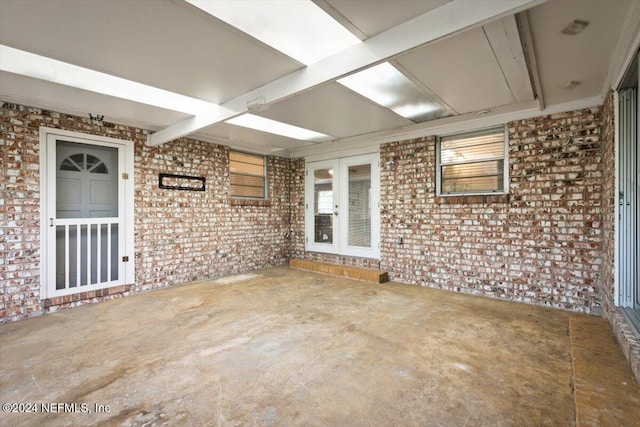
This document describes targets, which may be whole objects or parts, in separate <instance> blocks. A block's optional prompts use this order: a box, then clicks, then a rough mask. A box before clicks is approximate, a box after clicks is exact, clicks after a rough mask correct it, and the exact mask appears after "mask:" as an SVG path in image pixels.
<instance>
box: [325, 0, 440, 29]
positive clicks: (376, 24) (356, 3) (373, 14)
mask: <svg viewBox="0 0 640 427" xmlns="http://www.w3.org/2000/svg"><path fill="white" fill-rule="evenodd" d="M450 1H451V0H376V1H372V2H369V3H367V4H364V5H363V1H362V0H319V1H316V3H317V4H318V5H319V6H320V7H323V8H324V9H325V10H327V8H326V7H324V6H323V3H325V4H326V5H329V7H330V8H332V9H334V10H335V11H336V12H338V13H339V14H340V15H342V16H343V17H344V18H346V20H347V21H348V22H350V23H351V24H352V25H354V26H355V27H356V28H357V29H358V30H359V31H360V32H362V33H364V34H365V35H366V36H367V37H373V36H375V35H376V34H379V33H381V32H383V31H386V30H388V29H390V28H392V27H394V26H396V25H398V24H402V23H403V22H406V21H408V20H410V19H411V18H415V17H416V16H418V15H421V14H423V13H425V12H428V11H430V10H433V9H436V8H437V7H440V6H442V5H443V4H445V3H449V2H450ZM327 11H328V12H329V13H330V14H332V15H333V13H331V11H330V10H327ZM334 17H335V15H334Z"/></svg>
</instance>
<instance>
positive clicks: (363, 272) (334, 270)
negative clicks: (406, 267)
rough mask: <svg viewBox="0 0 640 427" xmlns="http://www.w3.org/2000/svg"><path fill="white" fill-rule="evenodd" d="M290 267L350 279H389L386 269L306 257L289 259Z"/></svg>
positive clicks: (380, 281) (386, 280)
mask: <svg viewBox="0 0 640 427" xmlns="http://www.w3.org/2000/svg"><path fill="white" fill-rule="evenodd" d="M289 267H291V268H294V269H296V270H306V271H315V272H317V273H324V274H331V275H333V276H342V277H347V278H349V279H355V280H364V281H366V282H373V283H385V282H388V281H389V274H388V273H387V272H386V271H381V270H375V269H371V268H362V267H352V266H350V265H338V264H327V263H323V262H316V261H308V260H305V259H292V260H289Z"/></svg>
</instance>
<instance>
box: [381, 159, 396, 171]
mask: <svg viewBox="0 0 640 427" xmlns="http://www.w3.org/2000/svg"><path fill="white" fill-rule="evenodd" d="M384 167H385V168H386V169H387V170H389V171H390V170H393V169H395V168H396V161H395V159H394V158H391V159H389V160H387V161H386V162H385V164H384Z"/></svg>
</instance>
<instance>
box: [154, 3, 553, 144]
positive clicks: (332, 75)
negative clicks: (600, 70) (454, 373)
mask: <svg viewBox="0 0 640 427" xmlns="http://www.w3.org/2000/svg"><path fill="white" fill-rule="evenodd" d="M545 1H546V0H510V1H504V0H476V1H472V2H471V1H466V0H453V1H452V2H450V3H447V4H445V5H443V6H440V7H439V8H437V9H434V10H431V11H429V12H426V13H424V14H422V15H420V16H417V17H416V18H413V19H411V20H409V21H407V22H404V23H402V24H400V25H398V26H396V27H394V28H391V29H389V30H387V31H385V32H383V33H381V34H378V35H377V36H375V37H372V38H370V39H368V40H366V41H364V42H362V43H360V44H358V45H355V46H353V47H351V48H348V49H345V50H344V51H342V52H339V53H337V54H335V55H332V56H330V57H328V58H325V59H323V60H321V61H319V62H317V63H315V64H312V65H310V66H308V67H305V68H302V69H300V70H298V71H295V72H293V73H291V74H289V75H286V76H284V77H281V78H279V79H277V80H274V81H273V82H271V83H268V84H266V85H264V86H262V87H260V88H257V89H255V90H252V91H250V92H248V93H246V94H244V95H241V96H238V97H236V98H234V99H232V100H230V101H228V102H225V103H224V104H222V105H221V106H220V108H217V109H213V110H210V111H207V112H205V113H201V114H198V115H196V116H194V117H191V118H189V119H186V120H184V121H182V122H180V123H177V124H175V125H173V126H169V127H168V128H165V129H163V130H161V131H158V132H156V133H153V134H150V135H149V137H148V141H147V144H148V145H150V146H158V145H161V144H164V143H166V142H169V141H172V140H174V139H177V138H180V137H183V136H185V135H189V134H191V133H194V132H197V131H199V130H200V129H202V128H204V127H207V126H211V125H213V124H215V123H219V122H221V121H224V120H226V119H229V118H231V117H233V116H235V115H238V114H241V113H243V112H245V111H246V109H247V102H249V101H251V100H253V99H256V98H264V99H265V100H266V102H267V103H274V102H276V101H280V100H283V99H285V98H287V97H290V96H293V95H295V94H297V93H299V92H302V91H305V90H308V89H311V88H314V87H316V86H318V85H321V84H323V83H326V82H329V81H332V80H335V79H337V78H339V77H342V76H344V75H347V74H350V73H352V72H355V71H358V70H360V69H363V68H366V67H368V66H371V65H374V64H376V63H380V62H383V61H386V60H388V59H391V58H393V57H394V56H397V55H399V54H401V53H404V52H407V51H409V50H412V49H415V48H417V47H419V46H422V45H424V44H427V43H430V42H433V41H435V40H438V39H441V38H444V37H447V36H451V35H453V34H455V33H458V32H460V31H463V30H466V29H469V28H473V27H477V26H480V25H484V24H486V23H488V22H490V21H492V20H495V19H499V18H502V17H503V16H506V15H510V14H514V13H518V12H521V11H523V10H526V9H528V8H531V7H533V6H536V5H539V4H542V3H544V2H545Z"/></svg>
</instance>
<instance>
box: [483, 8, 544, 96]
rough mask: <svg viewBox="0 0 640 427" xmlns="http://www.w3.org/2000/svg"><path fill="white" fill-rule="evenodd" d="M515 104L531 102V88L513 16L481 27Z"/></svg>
mask: <svg viewBox="0 0 640 427" xmlns="http://www.w3.org/2000/svg"><path fill="white" fill-rule="evenodd" d="M482 29H483V30H484V34H485V36H486V37H487V40H488V41H489V44H490V45H491V49H492V50H493V54H494V55H495V57H496V60H497V61H498V64H499V65H500V69H501V70H502V74H503V76H504V78H505V80H506V82H507V85H509V89H510V90H511V94H512V95H513V99H514V101H515V102H517V103H519V102H527V101H533V99H534V96H533V87H532V86H531V79H530V78H529V70H528V69H527V62H526V59H525V56H524V50H523V49H522V41H521V40H520V34H519V31H518V25H517V24H516V18H515V16H513V15H510V16H505V17H504V18H502V19H499V20H496V21H493V22H491V23H489V24H487V25H484V26H483V27H482Z"/></svg>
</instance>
